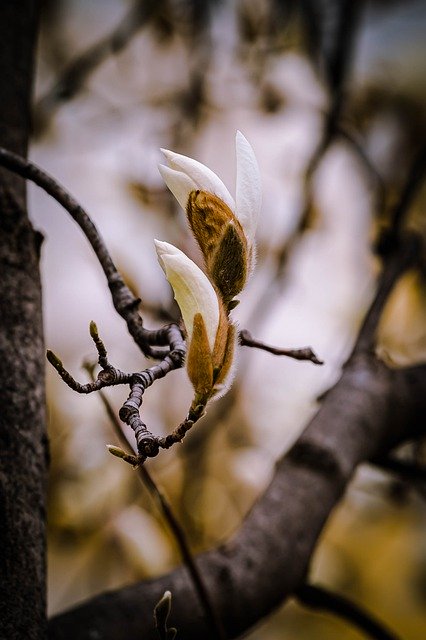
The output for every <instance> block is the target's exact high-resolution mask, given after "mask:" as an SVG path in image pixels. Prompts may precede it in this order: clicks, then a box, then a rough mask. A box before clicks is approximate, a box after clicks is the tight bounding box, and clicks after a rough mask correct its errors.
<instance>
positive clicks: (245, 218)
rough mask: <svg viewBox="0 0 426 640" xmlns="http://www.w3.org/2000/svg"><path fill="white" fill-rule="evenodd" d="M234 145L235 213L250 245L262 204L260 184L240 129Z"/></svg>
mask: <svg viewBox="0 0 426 640" xmlns="http://www.w3.org/2000/svg"><path fill="white" fill-rule="evenodd" d="M235 147H236V155H237V187H236V210H235V215H236V216H237V218H238V220H239V221H240V223H241V225H242V227H243V229H244V232H245V234H246V236H247V240H248V243H249V245H251V244H253V242H254V236H255V233H256V227H257V220H258V217H259V212H260V207H261V204H262V185H261V182H260V173H259V167H258V164H257V161H256V157H255V155H254V151H253V149H252V147H251V145H250V144H249V143H248V142H247V140H246V139H245V137H244V136H243V134H242V133H241V131H237V135H236V137H235Z"/></svg>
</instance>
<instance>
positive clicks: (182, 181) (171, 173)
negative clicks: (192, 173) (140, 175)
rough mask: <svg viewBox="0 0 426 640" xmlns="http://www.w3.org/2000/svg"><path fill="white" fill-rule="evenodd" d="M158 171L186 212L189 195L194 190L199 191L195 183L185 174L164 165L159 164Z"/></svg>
mask: <svg viewBox="0 0 426 640" xmlns="http://www.w3.org/2000/svg"><path fill="white" fill-rule="evenodd" d="M158 170H159V172H160V173H161V175H162V177H163V180H164V182H165V183H166V185H167V186H168V187H169V189H170V191H171V192H172V193H173V195H174V197H175V198H176V200H177V201H178V202H179V204H180V206H181V207H182V209H183V210H184V211H186V205H187V203H188V197H189V194H190V193H191V191H194V189H198V187H197V185H196V184H195V182H194V181H193V180H192V179H191V178H190V177H189V176H187V175H186V174H185V173H182V172H181V171H176V170H175V169H171V168H170V167H166V165H164V164H159V165H158Z"/></svg>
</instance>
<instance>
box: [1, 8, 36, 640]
mask: <svg viewBox="0 0 426 640" xmlns="http://www.w3.org/2000/svg"><path fill="white" fill-rule="evenodd" d="M36 24H37V3H36V2H35V1H33V0H22V2H19V3H16V2H13V1H12V0H4V1H3V2H1V3H0V47H1V51H0V97H1V99H0V145H1V146H4V147H6V148H8V149H10V150H12V151H15V152H17V153H19V154H22V155H25V154H26V151H27V145H28V136H29V130H30V126H29V113H30V97H31V89H32V77H33V64H34V41H35V34H36ZM39 251H40V236H39V234H38V233H37V232H35V231H34V229H33V228H32V226H31V224H30V222H29V220H28V217H27V212H26V190H25V183H24V181H23V180H22V178H20V177H19V176H16V175H14V174H12V173H10V172H7V171H4V170H0V300H1V314H0V406H1V408H2V410H1V414H0V576H1V580H0V637H1V638H7V639H8V640H14V639H15V638H16V639H18V638H20V639H22V638H24V637H25V638H28V639H30V640H39V639H41V638H44V637H45V633H46V622H45V619H46V614H45V578H46V576H45V481H46V469H47V440H46V433H45V396H44V345H43V334H42V318H41V287H40V278H39V269H38V259H39Z"/></svg>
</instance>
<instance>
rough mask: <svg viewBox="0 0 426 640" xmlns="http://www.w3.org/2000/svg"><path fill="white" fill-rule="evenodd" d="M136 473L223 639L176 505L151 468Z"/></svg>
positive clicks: (107, 408)
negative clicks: (152, 473)
mask: <svg viewBox="0 0 426 640" xmlns="http://www.w3.org/2000/svg"><path fill="white" fill-rule="evenodd" d="M84 368H85V369H86V371H87V372H88V373H89V375H90V377H91V378H92V381H94V380H95V376H94V367H93V366H92V365H90V364H88V363H85V364H84ZM99 395H100V398H101V401H102V404H103V406H104V408H105V411H106V413H107V415H108V418H109V420H110V422H111V425H112V427H113V429H114V432H115V434H116V436H117V437H118V439H119V440H120V443H121V444H122V446H123V447H124V448H125V449H127V450H128V451H129V452H130V453H131V454H133V455H136V454H137V451H136V450H135V449H134V448H133V446H132V445H131V444H130V442H129V441H128V439H127V437H126V435H125V433H124V431H123V429H122V426H121V424H120V421H119V420H118V419H117V416H116V415H115V412H114V409H113V407H112V406H111V403H110V401H109V400H108V398H107V396H106V395H105V393H104V392H103V391H100V393H99ZM137 474H138V477H139V479H140V481H141V482H142V484H143V485H144V486H145V487H146V488H147V489H148V491H149V493H150V494H151V496H152V497H153V499H154V501H155V502H156V503H157V504H158V506H159V508H160V510H161V511H162V513H163V516H164V519H165V520H166V522H167V524H168V526H169V528H170V531H171V533H172V535H173V537H174V539H175V542H176V544H177V547H178V549H179V552H180V554H181V557H182V561H183V563H184V565H185V566H186V568H187V570H188V573H189V575H190V578H191V580H192V582H193V585H194V588H195V590H196V592H197V594H198V597H199V599H200V602H201V604H202V606H203V608H204V612H205V614H206V618H207V619H208V620H209V621H210V624H211V626H212V628H213V629H215V630H216V633H217V636H218V638H220V639H221V640H223V639H224V638H225V635H224V631H223V626H222V623H221V621H220V619H219V618H218V616H217V614H216V611H215V609H214V606H213V604H212V602H211V600H210V596H209V593H208V589H207V587H206V585H205V584H204V581H203V577H202V575H201V573H200V572H199V570H198V567H197V563H196V561H195V559H194V556H193V555H192V552H191V548H190V546H189V543H188V540H187V539H186V535H185V532H184V530H183V528H182V527H181V525H180V524H179V521H178V519H177V518H176V516H175V514H174V513H173V509H172V507H171V505H170V503H169V501H168V499H167V498H166V496H165V495H164V493H163V492H162V491H161V490H160V488H159V487H158V485H157V484H156V482H155V480H154V478H153V477H152V475H151V474H150V473H149V471H148V470H147V468H146V467H145V466H138V468H137Z"/></svg>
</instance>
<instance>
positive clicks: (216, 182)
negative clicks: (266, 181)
mask: <svg viewBox="0 0 426 640" xmlns="http://www.w3.org/2000/svg"><path fill="white" fill-rule="evenodd" d="M161 151H162V152H163V153H164V156H165V158H166V160H167V163H168V165H169V167H170V168H171V169H174V170H175V171H181V172H182V173H185V174H186V175H187V176H188V177H189V178H191V180H193V181H194V182H195V184H196V185H197V189H201V190H202V191H208V192H209V193H213V194H214V195H215V196H218V197H219V198H220V199H221V200H223V201H224V202H225V203H226V204H227V205H228V207H230V209H231V210H232V211H235V202H234V198H233V197H232V196H231V194H230V193H229V191H228V189H227V188H226V187H225V185H224V184H223V182H222V180H221V179H220V178H219V176H217V175H216V174H215V173H214V171H212V170H211V169H209V168H208V167H206V166H205V165H204V164H202V163H201V162H198V160H194V159H193V158H189V157H188V156H183V155H181V154H180V153H175V152H174V151H169V150H168V149H161Z"/></svg>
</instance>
